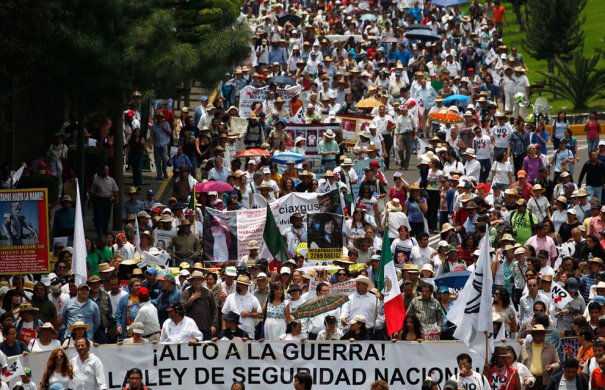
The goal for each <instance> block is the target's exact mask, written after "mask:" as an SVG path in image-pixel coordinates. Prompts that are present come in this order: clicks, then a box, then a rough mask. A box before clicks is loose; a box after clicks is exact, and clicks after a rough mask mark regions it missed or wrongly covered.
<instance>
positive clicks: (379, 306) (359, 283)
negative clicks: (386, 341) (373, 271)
mask: <svg viewBox="0 0 605 390" xmlns="http://www.w3.org/2000/svg"><path fill="white" fill-rule="evenodd" d="M373 288H374V283H372V281H371V280H370V278H368V277H367V276H363V275H360V276H358V277H357V278H356V279H355V292H354V293H352V294H351V295H349V301H348V302H347V303H345V304H344V305H343V306H342V308H341V312H340V323H341V325H342V326H343V327H348V326H349V324H350V321H351V319H352V318H353V317H355V316H357V315H362V316H364V317H365V318H366V325H367V328H368V333H370V334H371V335H372V336H371V337H372V338H374V339H376V340H378V339H380V338H381V335H380V334H379V332H378V329H381V328H382V326H383V324H384V306H383V303H382V301H381V300H380V299H379V298H378V297H377V296H375V295H374V294H372V293H371V292H370V290H372V289H373Z"/></svg>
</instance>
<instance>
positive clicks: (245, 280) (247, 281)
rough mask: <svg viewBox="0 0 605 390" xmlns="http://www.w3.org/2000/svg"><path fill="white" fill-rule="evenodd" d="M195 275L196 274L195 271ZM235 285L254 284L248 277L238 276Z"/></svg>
mask: <svg viewBox="0 0 605 390" xmlns="http://www.w3.org/2000/svg"><path fill="white" fill-rule="evenodd" d="M193 273H195V271H194V272H193ZM235 283H239V284H245V285H246V286H250V285H251V284H252V283H250V278H249V277H248V276H246V275H240V276H238V277H237V279H235Z"/></svg>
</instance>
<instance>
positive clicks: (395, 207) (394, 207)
mask: <svg viewBox="0 0 605 390" xmlns="http://www.w3.org/2000/svg"><path fill="white" fill-rule="evenodd" d="M387 209H389V211H394V212H398V211H401V210H402V208H401V202H400V201H399V199H398V198H393V199H392V200H391V201H390V202H388V203H387Z"/></svg>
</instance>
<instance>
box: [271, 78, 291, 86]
mask: <svg viewBox="0 0 605 390" xmlns="http://www.w3.org/2000/svg"><path fill="white" fill-rule="evenodd" d="M271 81H272V82H274V83H275V84H285V85H296V81H294V80H292V78H291V77H288V76H276V77H273V78H272V79H271Z"/></svg>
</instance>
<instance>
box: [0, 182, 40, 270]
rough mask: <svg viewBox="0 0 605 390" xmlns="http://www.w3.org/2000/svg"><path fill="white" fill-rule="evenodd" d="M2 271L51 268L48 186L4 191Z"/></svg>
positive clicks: (0, 193)
mask: <svg viewBox="0 0 605 390" xmlns="http://www.w3.org/2000/svg"><path fill="white" fill-rule="evenodd" d="M0 215H1V216H2V227H1V228H0V274H5V273H10V274H19V273H43V272H44V273H45V272H48V271H49V266H50V265H49V257H50V256H49V252H51V248H50V238H49V231H48V193H47V189H46V188H42V189H21V190H6V191H0Z"/></svg>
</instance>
